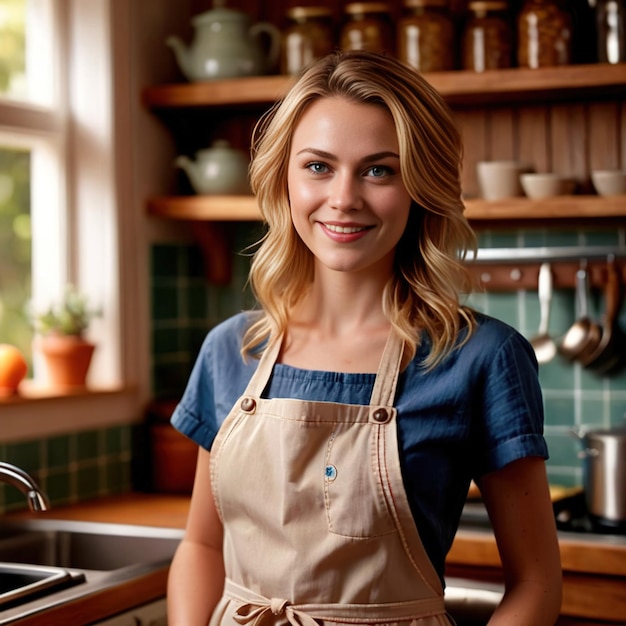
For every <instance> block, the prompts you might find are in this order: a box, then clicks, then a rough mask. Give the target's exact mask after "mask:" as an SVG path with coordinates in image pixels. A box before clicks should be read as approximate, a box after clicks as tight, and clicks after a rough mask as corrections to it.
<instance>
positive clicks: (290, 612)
mask: <svg viewBox="0 0 626 626" xmlns="http://www.w3.org/2000/svg"><path fill="white" fill-rule="evenodd" d="M269 614H272V615H284V616H285V618H286V619H287V621H288V622H289V623H290V624H291V625H292V626H319V624H318V623H317V622H316V621H315V620H314V619H313V618H312V617H311V616H310V615H308V614H307V613H305V612H304V611H300V610H298V609H296V608H294V607H293V606H292V605H291V603H290V602H289V600H285V599H284V598H272V599H271V600H269V601H268V602H267V603H265V602H263V603H261V602H246V603H245V604H242V605H241V606H240V607H239V608H238V609H237V610H236V611H235V613H234V614H233V619H234V620H235V621H236V622H237V623H238V624H242V625H247V624H249V625H250V626H260V625H261V624H262V623H263V621H264V618H266V617H269Z"/></svg>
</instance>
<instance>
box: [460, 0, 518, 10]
mask: <svg viewBox="0 0 626 626" xmlns="http://www.w3.org/2000/svg"><path fill="white" fill-rule="evenodd" d="M508 8H509V3H508V2H496V1H494V2H470V3H469V4H468V9H469V10H470V11H506V10H507V9H508Z"/></svg>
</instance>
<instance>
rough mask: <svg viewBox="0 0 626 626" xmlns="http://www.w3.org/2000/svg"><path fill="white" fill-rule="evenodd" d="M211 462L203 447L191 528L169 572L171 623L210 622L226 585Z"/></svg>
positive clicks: (194, 625)
mask: <svg viewBox="0 0 626 626" xmlns="http://www.w3.org/2000/svg"><path fill="white" fill-rule="evenodd" d="M209 462H210V454H209V452H207V451H206V450H204V449H203V448H200V451H199V452H198V465H197V467H196V476H195V480H194V487H193V494H192V496H191V506H190V509H189V517H188V519H187V528H186V530H185V536H184V537H183V540H182V541H181V543H180V546H179V547H178V549H177V550H176V554H175V556H174V559H173V561H172V565H171V568H170V573H169V579H168V585H167V613H168V624H169V625H170V626H206V625H207V624H208V623H209V619H210V617H211V613H212V612H213V609H214V608H215V605H216V604H217V602H218V600H219V599H220V597H221V595H222V590H223V588H224V559H223V555H222V538H223V529H222V523H221V521H220V519H219V517H218V515H217V510H216V508H215V501H214V499H213V491H212V489H211V479H210V476H211V474H210V467H209Z"/></svg>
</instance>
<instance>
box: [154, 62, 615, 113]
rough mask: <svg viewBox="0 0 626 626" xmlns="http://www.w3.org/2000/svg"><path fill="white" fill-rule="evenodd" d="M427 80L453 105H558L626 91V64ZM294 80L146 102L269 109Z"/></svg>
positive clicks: (232, 83)
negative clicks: (262, 106)
mask: <svg viewBox="0 0 626 626" xmlns="http://www.w3.org/2000/svg"><path fill="white" fill-rule="evenodd" d="M425 77H426V79H427V80H428V81H429V82H430V83H431V84H432V85H433V86H434V87H435V88H436V89H437V90H438V91H439V92H440V93H441V94H442V95H443V96H444V98H446V100H448V101H449V102H450V103H451V104H459V105H463V104H466V105H468V104H478V103H494V102H502V101H517V100H520V99H523V100H524V101H528V100H555V99H561V100H562V99H572V98H576V97H584V98H587V99H588V98H589V96H590V95H597V96H614V95H616V94H624V93H625V92H626V64H624V63H622V64H617V65H609V64H593V65H569V66H561V67H546V68H540V69H525V68H512V69H506V70H492V71H487V72H481V73H476V72H468V71H454V72H434V73H429V74H425ZM291 81H292V78H291V77H289V76H253V77H246V78H232V79H227V80H216V81H207V82H195V83H182V84H169V85H160V86H151V87H147V88H146V89H144V90H143V93H142V100H143V103H144V105H145V106H147V107H148V108H152V109H161V108H173V107H226V106H228V107H232V106H244V107H245V106H250V105H259V104H269V103H271V102H274V101H275V100H277V99H278V98H280V97H281V96H282V95H284V94H285V93H286V91H287V89H288V87H289V85H290V83H291Z"/></svg>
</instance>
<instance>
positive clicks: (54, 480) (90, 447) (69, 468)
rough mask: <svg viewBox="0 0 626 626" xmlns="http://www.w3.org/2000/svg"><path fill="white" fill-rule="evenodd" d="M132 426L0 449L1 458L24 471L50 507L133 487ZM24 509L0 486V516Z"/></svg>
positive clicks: (13, 492) (20, 498)
mask: <svg viewBox="0 0 626 626" xmlns="http://www.w3.org/2000/svg"><path fill="white" fill-rule="evenodd" d="M131 457H132V427H131V426H130V425H124V426H113V427H110V428H104V429H98V430H92V431H85V432H79V433H70V434H66V435H58V436H54V437H50V438H46V439H38V440H32V441H25V442H17V443H4V444H0V459H2V460H5V461H7V462H9V463H14V464H16V465H18V466H19V467H21V468H22V469H23V470H25V471H27V472H28V473H29V474H30V475H31V476H32V477H33V478H34V479H35V480H36V481H37V483H38V484H39V486H40V487H41V489H42V490H43V491H44V493H46V495H47V496H48V498H49V499H50V502H51V504H52V505H53V506H58V505H63V504H71V503H74V502H79V501H81V500H85V499H88V498H93V497H96V496H104V495H112V494H116V493H124V492H127V491H128V490H129V489H130V488H131ZM25 506H26V500H25V498H24V496H23V495H22V494H21V493H20V491H18V490H17V489H16V488H15V487H12V486H10V485H6V484H5V483H0V514H1V513H5V512H7V511H11V510H14V509H23V508H25Z"/></svg>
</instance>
